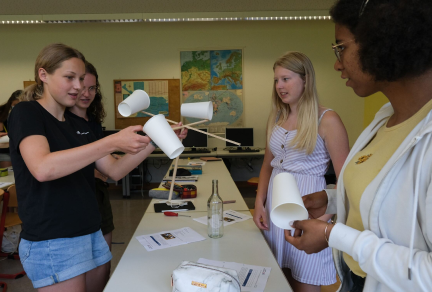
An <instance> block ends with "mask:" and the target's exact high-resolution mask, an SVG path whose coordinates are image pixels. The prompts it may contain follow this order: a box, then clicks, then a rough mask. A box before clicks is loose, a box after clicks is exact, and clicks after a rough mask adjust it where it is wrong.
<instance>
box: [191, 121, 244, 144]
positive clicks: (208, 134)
mask: <svg viewBox="0 0 432 292" xmlns="http://www.w3.org/2000/svg"><path fill="white" fill-rule="evenodd" d="M185 128H188V129H191V130H194V131H197V132H200V133H203V134H206V135H207V136H212V137H214V138H218V139H220V140H224V141H227V142H230V143H233V144H235V145H238V146H240V145H241V143H238V142H235V141H232V140H228V139H225V138H222V137H219V136H216V135H214V134H210V133H207V132H204V131H201V130H198V129H196V128H193V127H189V126H186V127H185Z"/></svg>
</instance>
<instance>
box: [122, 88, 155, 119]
mask: <svg viewBox="0 0 432 292" xmlns="http://www.w3.org/2000/svg"><path fill="white" fill-rule="evenodd" d="M149 106H150V97H149V96H148V94H147V92H145V91H144V90H141V89H137V90H135V91H134V92H133V93H132V94H131V95H129V96H128V98H126V99H125V100H123V101H122V102H121V103H120V104H119V105H118V111H119V113H120V114H121V115H122V116H124V117H128V116H130V115H133V114H134V113H137V112H139V111H142V110H145V109H147V108H148V107H149Z"/></svg>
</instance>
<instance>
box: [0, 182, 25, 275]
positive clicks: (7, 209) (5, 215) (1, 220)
mask: <svg viewBox="0 0 432 292" xmlns="http://www.w3.org/2000/svg"><path fill="white" fill-rule="evenodd" d="M1 192H3V207H2V213H1V217H0V247H1V246H2V243H3V234H4V231H5V228H8V227H12V226H15V225H20V224H22V222H21V219H20V218H19V216H18V213H16V212H11V209H12V208H13V209H15V211H16V208H18V200H17V195H16V188H15V185H12V186H10V187H9V188H8V189H7V191H6V192H5V191H3V190H1ZM0 256H1V257H7V258H8V259H15V260H19V255H18V253H16V252H14V253H12V254H10V253H4V252H2V251H0ZM25 274H26V273H25V272H24V271H22V272H19V273H16V274H0V278H3V279H19V278H21V277H24V275H25Z"/></svg>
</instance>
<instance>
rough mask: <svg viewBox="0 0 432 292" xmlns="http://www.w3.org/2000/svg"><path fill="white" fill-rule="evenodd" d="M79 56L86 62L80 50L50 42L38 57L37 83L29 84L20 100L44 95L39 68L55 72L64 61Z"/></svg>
mask: <svg viewBox="0 0 432 292" xmlns="http://www.w3.org/2000/svg"><path fill="white" fill-rule="evenodd" d="M72 58H78V59H80V60H82V61H83V62H84V63H85V58H84V55H83V54H81V53H80V52H79V51H78V50H76V49H74V48H71V47H69V46H66V45H64V44H50V45H48V46H46V47H45V48H43V49H42V51H41V52H40V53H39V55H38V56H37V58H36V63H35V69H34V73H35V81H36V84H32V85H30V86H27V87H26V88H25V89H24V91H23V93H22V94H21V95H20V97H19V100H20V101H29V100H37V99H40V98H41V97H42V94H43V92H44V85H43V82H42V80H40V78H39V69H40V68H44V69H45V71H46V72H47V73H48V74H53V73H54V71H55V70H57V69H58V68H59V67H60V66H61V65H62V63H63V61H66V60H69V59H72Z"/></svg>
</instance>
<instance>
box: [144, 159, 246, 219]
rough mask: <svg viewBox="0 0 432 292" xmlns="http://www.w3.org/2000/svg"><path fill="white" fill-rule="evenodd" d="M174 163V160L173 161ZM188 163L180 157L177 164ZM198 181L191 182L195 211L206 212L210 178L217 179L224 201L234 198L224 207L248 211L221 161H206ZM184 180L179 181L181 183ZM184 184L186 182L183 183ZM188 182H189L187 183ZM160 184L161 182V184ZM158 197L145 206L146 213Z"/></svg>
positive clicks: (210, 183)
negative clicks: (195, 192) (232, 201)
mask: <svg viewBox="0 0 432 292" xmlns="http://www.w3.org/2000/svg"><path fill="white" fill-rule="evenodd" d="M173 163H174V162H173ZM187 163H188V160H187V159H180V160H179V165H185V164H187ZM198 177H199V178H198V181H196V182H191V183H190V184H194V185H196V186H197V190H198V195H197V197H196V198H195V199H191V201H192V202H193V204H194V205H195V211H201V212H203V211H205V212H207V200H208V198H209V197H210V195H211V193H212V180H214V179H217V180H218V185H219V195H220V196H221V198H222V199H223V200H224V201H227V200H236V202H235V203H232V204H226V205H224V208H225V209H226V210H228V209H232V210H236V211H248V210H249V208H248V207H247V205H246V203H245V201H244V200H243V197H242V195H241V194H240V192H239V190H238V188H237V186H236V185H235V183H234V181H233V180H232V178H231V175H230V173H229V172H228V169H227V168H226V167H225V164H224V163H223V162H222V161H212V162H207V163H206V164H205V165H204V166H203V174H201V175H198ZM182 183H184V182H180V184H182ZM184 184H186V183H184ZM187 184H189V183H187ZM161 185H162V184H161ZM159 201H160V200H159V199H153V200H152V201H151V202H150V205H149V206H148V208H147V211H146V212H147V213H154V207H153V205H154V203H157V202H159Z"/></svg>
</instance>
